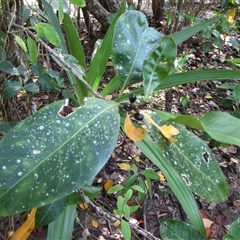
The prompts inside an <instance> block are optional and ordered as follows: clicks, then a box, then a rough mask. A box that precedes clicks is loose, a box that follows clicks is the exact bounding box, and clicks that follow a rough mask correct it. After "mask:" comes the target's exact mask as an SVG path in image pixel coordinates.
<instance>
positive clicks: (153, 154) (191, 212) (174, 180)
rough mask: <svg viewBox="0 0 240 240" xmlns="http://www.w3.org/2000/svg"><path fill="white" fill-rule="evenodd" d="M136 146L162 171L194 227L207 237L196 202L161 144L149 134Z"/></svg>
mask: <svg viewBox="0 0 240 240" xmlns="http://www.w3.org/2000/svg"><path fill="white" fill-rule="evenodd" d="M135 144H136V146H137V147H138V148H139V149H140V150H141V151H142V152H143V154H144V155H145V156H146V157H147V158H149V159H150V160H151V161H152V162H153V164H155V165H156V166H157V167H158V168H159V169H160V170H161V171H162V173H163V174H164V176H165V177H166V179H167V181H168V183H169V185H170V187H171V189H172V190H173V192H174V194H175V195H176V197H177V199H178V200H179V202H180V204H181V205H182V207H183V209H184V210H185V212H186V213H187V214H188V216H189V219H190V221H191V222H192V224H193V226H194V227H195V228H196V229H197V230H198V231H199V232H200V233H201V234H203V235H204V236H205V229H204V226H203V222H202V218H201V215H200V213H199V210H198V206H197V204H196V201H195V199H194V197H193V195H192V193H191V192H190V190H189V189H188V188H187V187H186V185H185V183H184V182H183V179H182V178H181V177H180V176H179V174H178V172H177V171H176V170H175V168H174V167H173V165H172V163H171V162H170V161H169V159H168V158H167V157H166V156H164V154H163V153H162V149H161V148H160V147H159V144H157V142H154V141H152V139H151V138H150V136H149V135H148V134H146V136H145V138H144V140H142V141H137V142H135Z"/></svg>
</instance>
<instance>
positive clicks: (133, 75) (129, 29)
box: [113, 10, 162, 90]
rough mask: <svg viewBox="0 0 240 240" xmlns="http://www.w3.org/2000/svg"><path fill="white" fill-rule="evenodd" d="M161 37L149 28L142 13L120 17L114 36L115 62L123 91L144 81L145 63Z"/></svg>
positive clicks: (133, 12)
mask: <svg viewBox="0 0 240 240" xmlns="http://www.w3.org/2000/svg"><path fill="white" fill-rule="evenodd" d="M161 37H162V35H161V34H160V33H159V32H157V31H156V30H155V29H153V28H150V27H148V21H147V19H146V16H145V15H144V14H143V13H141V12H138V11H133V10H131V11H126V12H125V13H124V14H122V15H121V16H120V17H119V19H118V21H117V23H116V26H115V30H114V36H113V62H114V66H115V69H116V71H117V72H118V74H119V75H120V76H121V85H122V89H123V90H124V89H125V88H126V87H127V86H129V85H131V84H133V83H136V82H139V81H142V66H143V61H144V59H145V58H146V56H147V55H148V54H149V52H150V51H151V50H152V49H153V48H154V47H155V46H156V45H157V44H158V42H159V40H160V39H161Z"/></svg>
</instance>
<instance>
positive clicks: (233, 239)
mask: <svg viewBox="0 0 240 240" xmlns="http://www.w3.org/2000/svg"><path fill="white" fill-rule="evenodd" d="M239 234H240V218H238V219H237V220H236V221H234V222H233V223H232V224H231V226H230V229H229V231H228V234H227V235H226V236H224V238H223V240H237V239H238V238H239Z"/></svg>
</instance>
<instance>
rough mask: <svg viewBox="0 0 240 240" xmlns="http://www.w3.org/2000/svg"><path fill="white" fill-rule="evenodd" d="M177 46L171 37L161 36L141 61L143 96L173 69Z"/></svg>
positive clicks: (146, 95)
mask: <svg viewBox="0 0 240 240" xmlns="http://www.w3.org/2000/svg"><path fill="white" fill-rule="evenodd" d="M176 56H177V46H176V44H175V42H174V40H173V38H172V37H169V36H164V37H162V39H161V41H160V43H159V44H158V45H157V46H156V47H155V48H154V49H153V50H152V51H151V52H150V53H149V54H148V56H147V57H146V59H145V61H144V63H143V86H144V93H145V97H148V95H149V94H150V93H151V92H152V91H153V90H154V89H156V88H157V87H158V86H159V85H160V83H161V82H162V81H163V80H164V79H165V78H166V77H167V76H168V75H169V74H171V73H172V72H173V71H174V61H175V59H176Z"/></svg>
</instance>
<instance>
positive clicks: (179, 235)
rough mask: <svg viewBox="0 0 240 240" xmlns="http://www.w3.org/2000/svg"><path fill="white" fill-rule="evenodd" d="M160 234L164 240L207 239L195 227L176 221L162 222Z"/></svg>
mask: <svg viewBox="0 0 240 240" xmlns="http://www.w3.org/2000/svg"><path fill="white" fill-rule="evenodd" d="M160 234H161V237H162V239H163V240H165V239H166V240H167V239H168V240H174V239H179V240H186V239H196V240H204V239H206V238H205V237H204V236H203V235H202V234H200V233H199V232H198V231H197V230H196V229H195V228H194V227H193V226H191V225H189V224H187V223H185V222H180V221H176V220H167V221H162V222H161V224H160Z"/></svg>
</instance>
